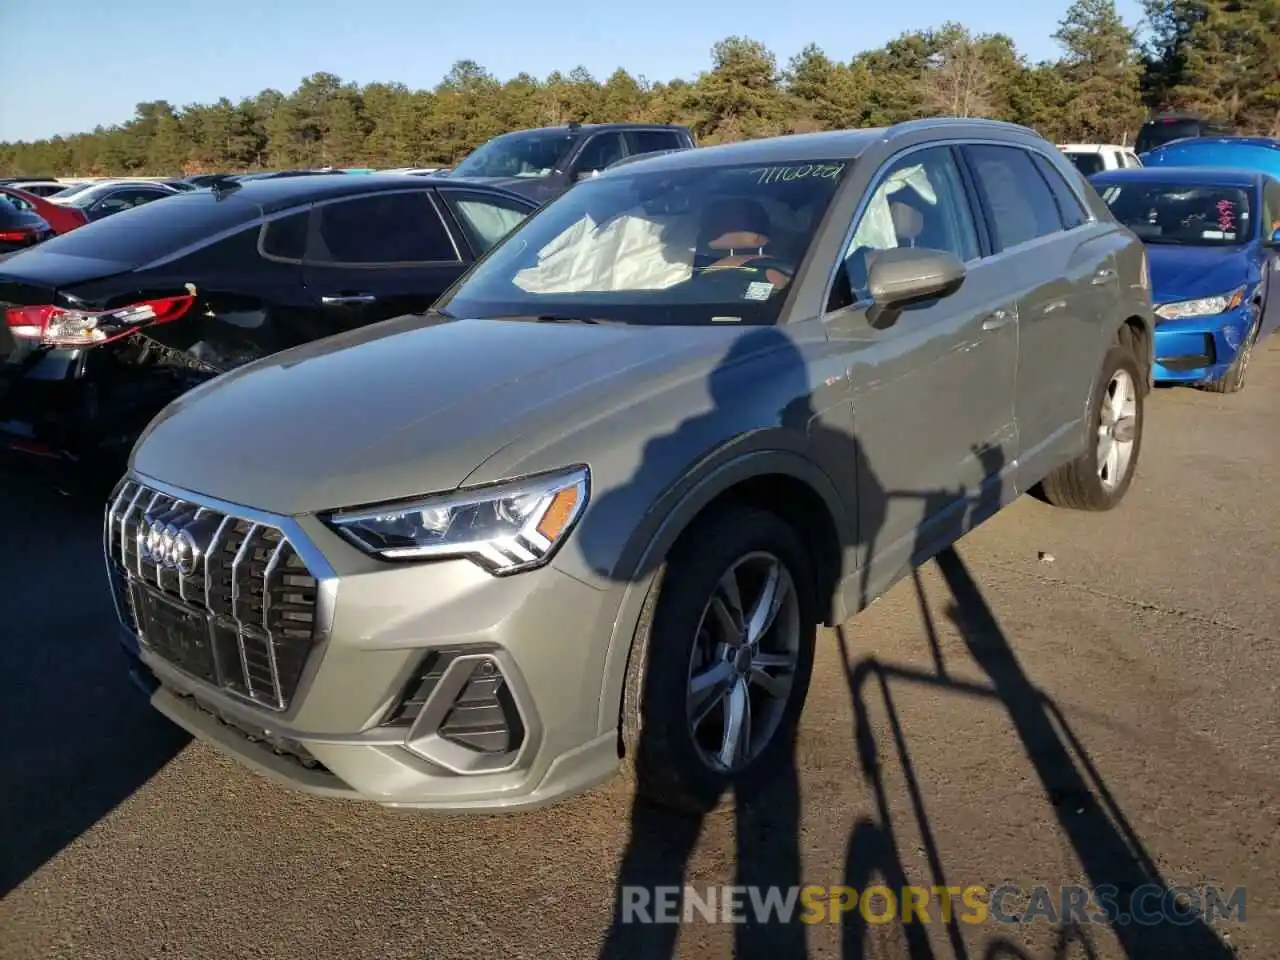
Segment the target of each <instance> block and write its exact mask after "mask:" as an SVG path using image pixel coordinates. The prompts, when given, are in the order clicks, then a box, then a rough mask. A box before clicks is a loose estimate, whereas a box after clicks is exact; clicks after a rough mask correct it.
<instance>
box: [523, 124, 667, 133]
mask: <svg viewBox="0 0 1280 960" xmlns="http://www.w3.org/2000/svg"><path fill="white" fill-rule="evenodd" d="M688 129H689V128H688V127H684V126H681V125H680V124H678V123H582V124H578V125H577V126H570V125H569V124H567V123H562V124H560V125H559V126H556V127H530V128H529V129H527V130H512V131H511V132H512V133H563V134H570V133H593V132H595V131H597V130H688Z"/></svg>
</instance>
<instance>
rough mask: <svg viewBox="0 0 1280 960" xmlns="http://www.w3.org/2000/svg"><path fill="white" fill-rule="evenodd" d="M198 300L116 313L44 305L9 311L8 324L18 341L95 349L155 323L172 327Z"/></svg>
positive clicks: (150, 303)
mask: <svg viewBox="0 0 1280 960" xmlns="http://www.w3.org/2000/svg"><path fill="white" fill-rule="evenodd" d="M194 303H195V297H194V296H192V295H190V294H186V295H183V296H180V297H161V298H159V299H156V300H141V301H139V302H138V303H131V304H129V305H128V306H125V307H116V308H114V309H112V310H77V309H74V308H68V307H56V306H53V305H52V304H42V305H40V306H31V307H9V308H8V309H6V310H5V321H6V324H7V326H8V327H9V333H10V334H12V335H13V337H14V339H16V340H25V341H28V342H32V343H38V344H40V345H41V346H46V347H92V346H97V345H99V344H103V343H110V342H111V341H112V340H118V339H120V338H121V337H127V336H128V335H129V334H131V333H133V332H134V331H135V330H138V329H139V328H141V327H144V326H148V325H150V324H153V323H170V322H172V321H174V320H177V319H178V318H179V317H181V316H183V315H184V314H186V313H187V311H188V310H190V309H191V307H192V306H193V305H194Z"/></svg>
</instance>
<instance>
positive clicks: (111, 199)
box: [92, 192, 133, 213]
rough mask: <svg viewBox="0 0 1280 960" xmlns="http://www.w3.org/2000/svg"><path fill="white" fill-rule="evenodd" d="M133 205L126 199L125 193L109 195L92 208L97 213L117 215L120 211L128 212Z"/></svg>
mask: <svg viewBox="0 0 1280 960" xmlns="http://www.w3.org/2000/svg"><path fill="white" fill-rule="evenodd" d="M131 206H133V204H132V203H131V202H130V201H129V200H128V199H126V196H125V194H124V193H123V192H117V193H109V194H107V195H106V196H105V197H103V198H102V199H101V200H99V201H98V202H97V203H95V204H94V205H93V207H92V209H93V211H94V212H96V213H116V212H117V211H120V210H127V209H129V207H131Z"/></svg>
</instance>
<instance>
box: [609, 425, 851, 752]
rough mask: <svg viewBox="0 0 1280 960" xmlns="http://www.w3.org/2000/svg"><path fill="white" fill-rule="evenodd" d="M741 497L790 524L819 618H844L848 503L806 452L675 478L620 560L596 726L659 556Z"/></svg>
mask: <svg viewBox="0 0 1280 960" xmlns="http://www.w3.org/2000/svg"><path fill="white" fill-rule="evenodd" d="M734 504H742V505H750V506H755V507H758V508H761V509H765V510H769V511H770V512H772V513H775V514H777V515H778V516H781V517H782V518H783V519H784V520H786V521H787V522H788V523H790V524H792V525H793V526H794V527H796V529H797V530H798V531H799V533H800V537H801V540H802V541H803V542H804V544H805V546H806V548H807V549H808V551H809V555H810V558H811V559H812V560H813V563H814V568H815V573H816V575H817V579H818V589H819V607H820V609H821V611H822V615H823V622H824V623H826V624H828V625H830V624H833V623H837V622H839V621H840V620H841V619H843V616H844V611H843V610H842V608H841V605H840V603H839V600H838V587H839V584H840V582H841V580H842V579H843V574H844V562H843V556H844V547H845V545H846V544H849V543H852V542H853V537H852V531H851V530H850V529H849V520H848V507H847V505H846V504H845V503H844V501H843V500H842V498H841V497H840V494H839V492H838V490H837V487H836V485H835V483H834V482H833V481H832V480H831V478H830V477H829V476H828V475H827V474H826V472H825V471H823V470H822V468H821V467H819V466H818V465H817V464H815V463H814V462H813V461H812V460H810V459H809V458H807V457H805V456H802V455H801V454H798V453H794V452H791V451H785V450H757V451H753V452H750V453H745V454H742V455H740V456H737V457H734V458H733V459H731V460H728V461H727V462H723V463H720V464H719V465H717V466H716V467H714V468H713V469H710V470H708V471H706V472H704V473H703V474H702V475H701V476H699V477H698V478H697V479H696V480H693V481H692V482H687V483H682V484H679V485H678V486H677V487H675V488H673V489H672V490H671V491H670V492H669V493H668V494H667V495H666V496H664V497H663V498H662V499H661V500H660V501H659V502H658V503H656V504H655V505H654V507H653V508H652V509H651V510H650V511H649V512H648V513H647V514H646V522H645V523H644V524H642V525H641V526H640V527H639V528H638V529H637V531H636V533H635V535H634V536H633V537H632V539H631V540H630V541H629V542H628V545H627V547H626V549H625V550H624V552H623V555H622V557H621V558H620V562H619V567H618V570H619V573H620V574H621V575H620V576H619V578H618V579H619V580H620V581H623V582H625V584H626V586H625V587H624V588H623V590H622V596H621V598H620V600H619V605H618V615H617V617H616V618H615V619H614V625H613V633H612V635H611V637H610V641H609V650H608V653H607V654H606V657H605V670H604V676H603V678H602V683H601V691H600V715H599V729H600V732H601V733H607V732H608V731H609V730H612V729H615V728H616V727H618V725H619V720H620V717H621V711H622V709H623V708H624V707H625V704H624V702H623V693H624V690H623V688H624V684H625V678H626V673H627V665H628V662H629V660H630V657H631V653H632V648H633V646H634V641H635V633H636V628H637V626H638V625H639V622H640V617H641V611H642V609H643V607H644V603H645V600H646V598H647V597H648V595H649V592H650V590H651V589H652V588H653V583H654V579H655V578H656V576H657V573H658V570H659V569H660V568H661V566H662V564H663V562H664V561H665V560H666V558H667V557H668V556H669V555H670V553H671V551H672V550H673V549H674V548H675V547H676V545H677V544H678V543H680V542H681V540H682V538H683V537H684V536H685V535H686V534H687V533H689V531H690V530H691V529H694V528H695V525H696V523H697V522H698V521H700V520H702V519H705V518H706V517H708V516H711V515H713V514H714V512H715V511H716V510H718V509H723V508H725V507H728V506H731V505H734Z"/></svg>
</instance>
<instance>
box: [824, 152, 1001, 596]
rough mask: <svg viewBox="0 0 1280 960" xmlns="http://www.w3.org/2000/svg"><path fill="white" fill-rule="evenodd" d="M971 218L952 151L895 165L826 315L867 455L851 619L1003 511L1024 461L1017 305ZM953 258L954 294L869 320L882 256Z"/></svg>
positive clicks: (913, 155)
mask: <svg viewBox="0 0 1280 960" xmlns="http://www.w3.org/2000/svg"><path fill="white" fill-rule="evenodd" d="M976 211H977V207H976V205H975V204H974V203H973V201H972V198H971V197H970V195H969V192H968V190H967V188H966V186H965V182H964V179H963V177H962V176H961V172H960V164H959V156H958V154H957V153H956V151H955V150H954V149H953V148H951V147H947V146H938V147H931V148H927V149H923V150H912V151H909V152H908V153H906V154H904V155H902V156H901V157H899V158H897V159H895V160H892V161H890V162H889V163H888V164H887V165H886V167H885V169H884V171H883V172H882V173H881V174H880V175H879V177H878V178H877V181H876V185H875V186H874V187H873V188H872V190H871V192H870V200H869V201H868V202H867V205H866V207H865V209H864V210H863V211H862V212H861V214H860V215H859V222H858V225H857V227H856V228H855V229H854V231H853V235H852V240H851V242H850V244H849V247H848V249H847V251H846V254H845V258H844V262H843V264H842V266H841V269H840V270H838V271H837V274H836V278H837V279H836V284H835V286H834V288H833V290H832V294H831V298H830V300H829V302H828V308H829V309H828V314H827V318H826V319H827V331H828V336H829V337H831V338H832V340H833V341H836V342H840V343H842V344H843V345H844V347H845V349H846V353H847V357H848V377H849V382H850V384H851V390H852V402H853V413H854V430H855V433H856V438H857V446H858V450H859V457H858V464H857V466H856V469H857V471H858V473H859V476H858V531H859V541H860V546H861V567H862V577H861V578H860V582H859V583H858V584H857V587H856V592H857V594H858V595H856V596H854V595H851V594H850V592H849V591H850V589H851V588H852V586H853V585H852V584H848V585H846V594H845V602H846V604H849V605H850V606H851V608H852V609H856V608H857V607H858V606H861V605H862V604H865V603H867V602H869V601H870V600H872V599H874V597H876V596H878V595H879V594H880V593H881V592H882V591H883V590H885V589H887V588H888V587H889V586H890V585H891V584H892V583H893V582H894V581H895V580H897V579H898V577H900V576H901V575H902V574H903V573H905V572H906V571H907V569H908V568H909V566H910V564H911V563H912V562H920V561H922V560H924V559H926V558H927V557H929V556H932V555H933V554H934V553H936V552H937V551H938V550H939V549H941V548H942V547H944V546H946V545H947V544H949V543H950V542H951V541H953V540H955V539H956V538H957V537H959V536H960V535H961V534H962V533H963V531H964V530H965V529H967V528H968V526H969V525H971V524H972V523H975V522H977V521H978V519H980V518H981V517H982V516H984V515H985V514H986V513H989V512H991V511H993V510H994V509H996V508H997V507H998V506H999V505H1000V503H1002V502H1003V501H1004V500H1005V499H1007V496H1011V495H1012V493H1011V490H1010V491H1006V490H1005V484H1004V480H1005V478H1006V476H1007V475H1008V473H1009V466H1010V465H1011V464H1012V463H1013V461H1014V460H1015V459H1016V455H1017V453H1016V444H1017V436H1016V431H1015V427H1014V418H1013V387H1014V376H1015V372H1016V368H1017V355H1018V322H1017V312H1016V308H1015V304H1014V302H1013V301H1012V299H1011V298H1009V297H1007V296H1004V295H1003V294H1002V293H1001V291H1002V290H1003V289H1004V288H1003V286H1002V285H1000V284H998V283H994V282H993V280H994V279H995V278H994V276H993V274H994V273H995V270H996V268H992V267H991V266H989V265H988V264H987V263H986V262H985V261H984V260H983V257H982V241H981V235H980V232H979V224H978V220H977V212H976ZM893 247H917V248H924V249H937V250H945V251H948V252H950V253H952V254H954V255H955V256H956V257H957V258H959V259H960V260H961V261H962V262H964V263H965V264H966V266H967V275H966V278H965V281H964V283H963V284H962V286H961V287H960V289H959V290H958V291H957V292H955V293H954V294H952V295H951V296H949V297H945V298H941V299H938V300H934V301H930V302H926V303H923V304H919V305H917V306H914V307H911V308H908V309H906V310H903V311H901V312H900V313H899V314H898V315H897V316H896V317H892V318H888V319H887V320H886V318H883V317H880V316H877V315H876V313H875V311H872V310H870V309H869V307H870V300H869V297H868V294H867V281H868V273H869V270H870V268H871V266H872V264H873V263H874V260H875V254H876V252H877V251H879V250H885V249H889V248H893Z"/></svg>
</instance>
